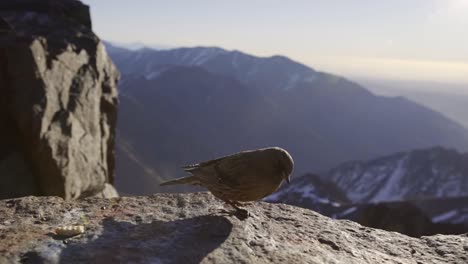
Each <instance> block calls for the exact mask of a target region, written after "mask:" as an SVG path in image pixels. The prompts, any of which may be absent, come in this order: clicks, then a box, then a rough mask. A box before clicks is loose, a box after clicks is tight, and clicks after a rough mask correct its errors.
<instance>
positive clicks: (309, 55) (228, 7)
mask: <svg viewBox="0 0 468 264" xmlns="http://www.w3.org/2000/svg"><path fill="white" fill-rule="evenodd" d="M83 2H84V3H86V4H88V5H90V7H91V15H92V19H93V28H94V31H95V32H96V33H97V34H98V35H99V36H100V37H101V38H102V39H106V40H109V41H115V42H124V43H132V42H142V43H145V44H149V45H163V46H172V47H181V46H219V47H222V48H225V49H229V50H231V49H237V50H240V51H243V52H247V53H251V54H253V55H257V56H271V55H276V54H281V55H285V56H288V57H290V58H292V59H294V60H296V61H299V62H302V63H304V64H307V65H309V66H311V67H312V68H314V69H316V70H319V71H326V72H330V73H335V74H340V75H344V76H347V77H366V78H367V77H369V78H384V79H399V80H419V81H438V82H449V83H466V84H468V0H320V1H319V0H291V1H284V0H235V1H228V0H186V1H179V0H163V1H160V0H133V1H128V0H84V1H83ZM465 87H467V89H468V86H465Z"/></svg>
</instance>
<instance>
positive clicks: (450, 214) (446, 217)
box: [432, 210, 458, 223]
mask: <svg viewBox="0 0 468 264" xmlns="http://www.w3.org/2000/svg"><path fill="white" fill-rule="evenodd" d="M457 213H458V211H457V210H451V211H448V212H445V213H443V214H440V215H437V216H434V217H433V218H432V222H433V223H440V222H444V221H447V220H449V219H450V218H453V217H454V216H456V215H457Z"/></svg>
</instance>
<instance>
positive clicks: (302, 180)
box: [265, 173, 350, 211]
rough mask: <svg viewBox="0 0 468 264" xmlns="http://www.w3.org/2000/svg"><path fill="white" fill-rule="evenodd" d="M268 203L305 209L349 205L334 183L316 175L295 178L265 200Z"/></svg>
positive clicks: (309, 174) (317, 209) (344, 195)
mask: <svg viewBox="0 0 468 264" xmlns="http://www.w3.org/2000/svg"><path fill="white" fill-rule="evenodd" d="M265 201H267V202H283V203H287V204H291V205H296V206H300V207H304V208H313V209H314V210H316V211H321V210H320V209H319V208H321V207H322V206H325V207H326V208H328V206H332V207H338V206H340V205H342V204H349V203H350V201H349V199H348V198H347V197H346V194H345V193H344V192H343V191H342V190H340V189H339V188H338V187H337V186H336V185H335V184H334V183H332V182H329V181H326V180H323V179H321V178H320V177H319V176H318V175H315V174H311V173H308V174H305V175H303V176H300V177H297V178H294V179H293V181H292V182H291V183H290V184H283V186H281V188H280V190H278V191H277V192H275V193H273V194H272V195H270V196H268V197H267V198H265Z"/></svg>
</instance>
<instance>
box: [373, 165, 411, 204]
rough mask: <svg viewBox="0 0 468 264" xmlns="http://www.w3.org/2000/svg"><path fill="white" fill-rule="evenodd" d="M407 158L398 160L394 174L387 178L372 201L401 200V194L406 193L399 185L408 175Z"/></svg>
mask: <svg viewBox="0 0 468 264" xmlns="http://www.w3.org/2000/svg"><path fill="white" fill-rule="evenodd" d="M406 160H407V156H405V157H404V158H402V159H400V160H399V161H398V164H397V166H396V168H395V169H394V170H393V172H392V174H391V175H390V176H389V177H388V178H387V181H386V182H385V185H384V186H383V187H382V188H381V189H380V190H379V191H378V192H377V194H376V195H375V196H374V197H373V198H372V199H371V202H384V201H395V200H401V196H400V194H401V193H405V191H404V190H401V189H400V188H399V186H400V183H401V180H402V179H403V177H404V176H405V175H406V169H405V167H404V164H405V162H406Z"/></svg>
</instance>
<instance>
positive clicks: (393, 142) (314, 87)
mask: <svg viewBox="0 0 468 264" xmlns="http://www.w3.org/2000/svg"><path fill="white" fill-rule="evenodd" d="M107 51H108V53H109V54H110V56H111V58H112V59H113V61H114V63H115V64H116V65H117V67H118V68H119V70H120V71H121V73H122V80H121V82H120V87H119V91H120V95H119V99H120V108H119V111H120V112H119V116H118V123H117V129H118V132H117V133H118V135H117V142H116V143H117V144H116V145H117V162H116V166H117V167H116V170H117V172H116V173H117V177H116V185H117V188H118V189H119V190H120V191H121V192H123V193H128V194H137V193H138V194H141V193H151V192H155V191H164V190H169V191H170V190H171V189H164V190H161V189H159V188H158V187H157V184H158V183H159V182H160V181H161V180H163V179H168V178H173V177H178V176H181V175H183V173H182V172H181V170H179V169H178V167H180V166H182V165H185V164H188V163H194V162H198V161H201V160H206V159H212V158H215V157H218V156H222V155H227V154H230V153H234V152H238V151H241V150H246V149H254V148H259V147H266V146H280V147H283V148H285V149H287V150H288V151H289V152H290V153H291V155H292V156H293V158H294V160H295V175H302V174H304V173H306V172H311V171H314V172H322V171H327V170H328V169H330V168H332V167H335V166H337V165H338V164H341V163H342V162H345V161H349V160H366V159H370V158H375V157H378V156H382V155H387V154H391V153H395V152H400V151H408V150H411V149H417V148H427V147H432V146H436V145H441V146H446V147H451V148H458V149H459V150H467V149H468V131H467V130H465V129H464V128H463V127H462V126H461V125H459V124H457V123H456V122H454V121H452V120H450V119H448V118H446V117H445V116H443V115H441V114H440V113H437V112H435V111H433V110H431V109H429V108H426V107H423V106H421V105H419V104H416V103H414V102H412V101H409V100H407V99H405V98H403V97H383V96H376V95H374V94H373V93H371V92H369V91H368V90H367V89H365V88H364V87H362V86H360V85H359V84H357V83H355V82H352V81H350V80H347V79H345V78H342V77H340V76H336V75H333V74H328V73H323V72H319V71H316V70H314V69H312V68H310V67H307V66H305V65H303V64H300V63H297V62H295V61H292V60H290V59H288V58H287V57H284V56H272V57H265V58H263V57H256V56H252V55H249V54H245V53H242V52H239V51H227V50H224V49H220V48H215V47H195V48H178V49H172V50H161V51H159V50H152V49H140V50H136V51H130V50H126V49H122V48H118V47H115V46H112V45H111V44H109V43H107ZM177 190H181V189H177Z"/></svg>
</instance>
